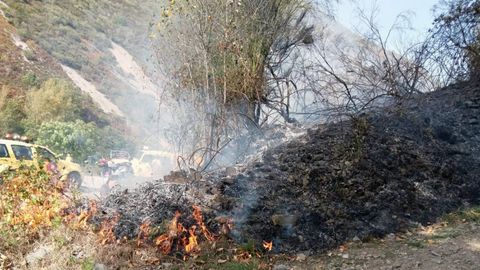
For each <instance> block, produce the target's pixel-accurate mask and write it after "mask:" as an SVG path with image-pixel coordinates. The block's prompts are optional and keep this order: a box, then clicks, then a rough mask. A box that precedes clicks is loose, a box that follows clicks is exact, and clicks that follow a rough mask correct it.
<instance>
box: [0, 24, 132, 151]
mask: <svg viewBox="0 0 480 270" xmlns="http://www.w3.org/2000/svg"><path fill="white" fill-rule="evenodd" d="M0 27H1V28H2V29H4V31H0V134H2V135H3V134H5V133H7V132H16V133H19V134H26V135H29V136H30V137H32V138H33V139H40V141H42V137H45V136H46V134H49V133H51V132H52V128H53V127H54V126H57V125H58V124H59V123H63V124H64V125H73V124H74V123H77V124H76V125H77V127H78V125H79V124H78V123H83V124H80V125H87V123H91V124H90V125H91V126H92V127H93V129H94V132H93V133H92V134H94V135H92V136H93V137H92V136H90V138H91V139H92V140H95V141H96V142H95V147H94V148H93V149H92V147H84V148H85V151H84V152H83V153H81V154H80V153H74V158H76V159H79V158H81V157H84V156H85V155H86V154H87V153H89V154H93V153H95V152H97V151H98V152H106V151H108V150H109V149H106V148H107V147H108V146H112V145H111V143H110V142H105V140H107V139H112V138H113V139H114V140H115V142H116V145H117V147H124V145H125V144H126V143H127V142H126V140H125V139H124V138H122V136H121V135H120V134H119V132H118V131H115V129H111V128H110V127H109V126H110V125H111V124H114V123H119V120H118V119H115V118H113V117H112V116H109V115H106V114H104V113H103V112H102V111H101V110H100V109H99V108H97V107H96V106H95V105H94V102H93V101H92V100H91V98H90V97H89V96H87V95H85V94H83V93H82V92H81V91H80V90H79V89H78V88H76V87H75V86H74V84H73V83H72V82H71V81H70V80H69V79H68V77H67V76H66V75H65V74H64V72H63V71H62V69H61V67H60V65H59V64H58V62H57V61H56V59H55V58H53V57H52V56H51V55H50V54H49V53H48V52H46V51H45V50H44V49H43V48H42V47H41V46H39V45H38V44H37V43H36V42H35V41H33V40H29V41H27V42H23V41H22V39H21V38H20V36H18V32H17V29H16V28H15V27H13V26H12V25H11V24H9V23H8V22H7V20H6V19H5V18H4V17H1V16H0ZM50 123H57V124H50ZM70 123H71V124H70ZM49 127H50V128H49ZM106 133H109V134H108V135H107V134H106ZM79 136H80V135H79ZM81 136H85V134H82V135H81ZM78 138H80V137H77V139H75V138H71V139H72V140H78ZM43 141H45V139H43ZM81 141H82V140H81ZM49 144H50V145H49V146H53V150H54V151H56V152H58V153H65V152H72V149H71V147H69V146H68V143H65V144H63V145H61V146H59V145H54V144H52V143H49ZM97 145H100V146H101V147H97ZM86 149H88V150H86Z"/></svg>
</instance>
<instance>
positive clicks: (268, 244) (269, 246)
mask: <svg viewBox="0 0 480 270" xmlns="http://www.w3.org/2000/svg"><path fill="white" fill-rule="evenodd" d="M263 248H264V249H265V250H267V251H271V250H272V248H273V242H272V241H270V242H267V241H263Z"/></svg>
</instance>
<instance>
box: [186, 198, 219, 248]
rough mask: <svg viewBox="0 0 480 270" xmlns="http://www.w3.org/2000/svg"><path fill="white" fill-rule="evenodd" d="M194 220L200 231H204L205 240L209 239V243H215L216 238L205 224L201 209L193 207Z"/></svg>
mask: <svg viewBox="0 0 480 270" xmlns="http://www.w3.org/2000/svg"><path fill="white" fill-rule="evenodd" d="M192 207H193V218H194V219H195V221H196V222H197V224H198V226H200V229H201V230H202V233H203V235H204V236H205V238H207V240H208V241H210V242H211V241H214V240H215V236H214V235H213V234H212V233H211V232H210V231H209V230H208V229H207V226H205V224H204V223H203V215H202V210H201V209H200V207H198V206H196V205H193V206H192Z"/></svg>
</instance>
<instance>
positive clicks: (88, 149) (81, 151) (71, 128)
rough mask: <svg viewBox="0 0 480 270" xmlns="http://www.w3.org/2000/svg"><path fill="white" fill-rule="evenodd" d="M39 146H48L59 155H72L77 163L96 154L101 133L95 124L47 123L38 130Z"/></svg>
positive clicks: (78, 122) (81, 122)
mask: <svg viewBox="0 0 480 270" xmlns="http://www.w3.org/2000/svg"><path fill="white" fill-rule="evenodd" d="M36 143H37V144H40V145H45V146H48V147H49V148H50V149H52V150H53V151H54V152H56V153H59V154H70V155H71V156H72V158H73V159H74V160H76V161H83V160H85V159H86V158H87V157H88V156H89V155H92V154H94V153H96V151H97V146H98V145H99V144H100V133H99V129H98V127H97V126H96V125H95V124H94V123H92V122H91V123H85V122H83V121H81V120H77V121H75V122H56V121H52V122H46V123H43V124H42V125H41V126H40V128H39V130H38V137H37V140H36Z"/></svg>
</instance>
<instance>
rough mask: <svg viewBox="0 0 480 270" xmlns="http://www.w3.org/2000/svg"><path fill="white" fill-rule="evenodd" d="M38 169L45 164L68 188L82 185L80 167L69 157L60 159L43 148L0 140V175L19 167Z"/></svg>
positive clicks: (20, 142) (14, 141)
mask: <svg viewBox="0 0 480 270" xmlns="http://www.w3.org/2000/svg"><path fill="white" fill-rule="evenodd" d="M22 164H23V165H26V166H33V167H37V168H38V167H40V166H43V165H44V164H47V165H48V166H47V167H48V168H49V169H54V170H57V171H58V173H59V174H60V180H62V181H67V183H68V185H69V187H80V186H81V184H82V176H81V173H80V172H81V166H80V165H79V164H77V163H75V162H73V161H72V158H71V157H70V156H67V158H66V159H61V158H60V157H59V156H58V155H56V154H55V153H53V152H52V151H51V150H50V149H48V148H47V147H45V146H41V145H35V144H31V143H26V142H22V141H16V140H0V173H1V172H4V171H6V170H17V169H18V168H19V167H20V166H21V165H22Z"/></svg>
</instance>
